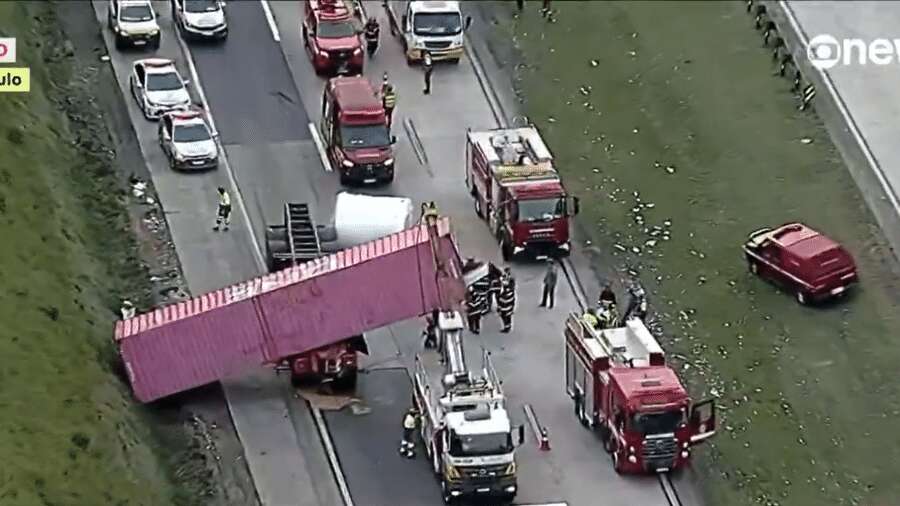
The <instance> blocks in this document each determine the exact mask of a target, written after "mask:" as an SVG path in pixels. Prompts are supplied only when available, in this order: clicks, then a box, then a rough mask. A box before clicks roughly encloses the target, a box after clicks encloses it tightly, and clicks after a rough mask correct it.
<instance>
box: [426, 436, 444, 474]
mask: <svg viewBox="0 0 900 506" xmlns="http://www.w3.org/2000/svg"><path fill="white" fill-rule="evenodd" d="M425 451H426V452H428V453H429V454H430V455H429V456H430V457H431V468H432V469H434V474H435V475H437V476H438V477H440V476H441V474H442V473H441V471H442V470H441V456H440V455H438V452H436V451H434V447H433V446H432V445H430V444H429V445H425Z"/></svg>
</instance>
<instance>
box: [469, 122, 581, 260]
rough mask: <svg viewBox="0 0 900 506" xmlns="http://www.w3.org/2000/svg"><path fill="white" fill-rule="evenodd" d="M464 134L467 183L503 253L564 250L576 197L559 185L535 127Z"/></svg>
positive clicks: (477, 210)
mask: <svg viewBox="0 0 900 506" xmlns="http://www.w3.org/2000/svg"><path fill="white" fill-rule="evenodd" d="M467 138H468V140H467V143H466V187H467V188H468V190H469V193H470V194H471V195H472V198H473V199H474V203H475V213H476V214H477V215H478V216H479V217H480V218H482V219H484V220H485V221H486V222H487V224H488V227H490V229H491V231H492V232H493V233H494V235H495V236H496V237H497V239H498V240H499V241H500V249H501V252H502V254H503V259H504V260H510V259H512V258H513V257H515V256H516V255H519V254H520V253H523V252H526V251H531V252H534V253H537V254H546V253H557V252H562V253H563V254H567V253H569V252H570V250H571V242H570V240H571V234H570V230H571V222H572V217H574V216H575V215H576V214H578V197H573V196H570V195H569V194H568V192H567V191H566V189H565V187H564V186H563V183H562V180H561V179H560V177H559V173H558V172H557V171H556V168H555V167H554V165H553V155H552V154H551V153H550V150H549V149H548V148H547V145H546V144H544V140H543V139H542V138H541V135H540V133H539V132H538V130H537V128H535V127H534V126H526V127H519V128H499V129H494V130H485V131H470V132H469V133H468V135H467Z"/></svg>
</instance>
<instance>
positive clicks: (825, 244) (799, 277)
mask: <svg viewBox="0 0 900 506" xmlns="http://www.w3.org/2000/svg"><path fill="white" fill-rule="evenodd" d="M743 249H744V256H745V258H746V259H747V264H748V266H749V268H750V272H752V273H754V274H756V275H758V276H760V277H762V278H765V279H768V280H770V281H773V282H775V283H777V284H779V285H781V286H784V287H785V288H786V289H787V290H789V291H790V292H791V293H793V294H794V295H795V296H796V298H797V302H799V303H800V304H807V303H809V302H813V301H820V300H824V299H830V298H833V297H838V296H841V295H844V294H845V293H847V290H848V288H849V287H850V286H851V285H852V284H854V283H856V282H857V281H859V278H858V275H857V272H856V263H855V262H854V261H853V257H852V256H850V253H848V252H847V250H846V249H844V247H843V246H841V245H840V244H838V243H837V242H835V241H834V240H832V239H830V238H828V237H826V236H825V235H822V234H821V233H819V232H817V231H815V230H813V229H811V228H809V227H807V226H806V225H804V224H802V223H788V224H786V225H782V226H780V227H778V228H776V229H771V228H764V229H761V230H757V231H755V232H753V233H752V234H750V238H749V239H748V240H747V242H746V243H744V248H743Z"/></svg>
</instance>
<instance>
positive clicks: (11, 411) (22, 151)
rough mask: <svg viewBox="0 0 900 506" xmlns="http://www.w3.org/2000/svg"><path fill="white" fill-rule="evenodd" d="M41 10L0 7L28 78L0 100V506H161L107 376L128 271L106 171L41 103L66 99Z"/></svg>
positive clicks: (59, 114) (141, 439) (164, 481)
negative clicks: (21, 89)
mask: <svg viewBox="0 0 900 506" xmlns="http://www.w3.org/2000/svg"><path fill="white" fill-rule="evenodd" d="M51 8H52V7H50V6H49V4H44V3H38V2H34V3H27V4H26V3H17V2H2V3H0V32H2V33H3V34H4V35H5V36H15V37H17V38H18V50H19V57H18V60H19V63H20V65H27V66H30V67H31V71H32V82H31V93H29V94H4V95H3V96H0V237H2V240H0V287H2V288H0V321H2V322H3V324H2V325H0V357H2V358H0V455H2V464H0V504H3V505H4V506H18V505H101V504H109V505H126V504H127V505H148V506H150V505H153V506H159V505H166V504H172V503H173V497H174V496H175V493H176V490H175V488H174V487H173V486H172V485H171V483H172V482H171V480H170V474H169V473H168V472H167V468H166V467H165V465H164V464H165V459H166V458H167V455H168V454H167V453H165V452H163V451H162V450H161V449H160V448H159V447H158V446H157V445H156V444H155V443H154V441H157V439H155V435H154V433H153V431H151V430H150V428H149V425H148V423H147V416H146V415H145V414H143V413H142V412H141V411H139V409H138V408H135V407H134V405H133V402H132V400H131V398H130V394H129V392H128V391H127V387H126V386H125V385H123V384H122V383H121V382H120V381H119V380H118V379H117V378H116V376H115V375H114V374H113V373H112V372H111V371H110V366H109V364H111V363H112V362H111V355H112V352H111V348H112V346H111V342H110V337H111V333H112V320H113V316H114V313H113V311H112V309H113V308H114V307H116V304H117V297H118V296H119V295H120V294H122V293H128V292H131V291H133V290H135V289H136V288H137V287H138V286H139V285H140V283H141V272H140V271H141V269H140V267H138V266H139V265H140V264H139V262H137V261H136V260H135V258H134V256H133V255H132V254H131V252H132V251H134V242H133V239H132V237H131V235H130V232H129V229H128V218H127V214H126V213H125V211H124V208H123V205H122V203H121V201H120V197H121V195H122V192H121V191H120V190H119V189H118V187H117V185H116V180H115V177H114V174H113V172H112V168H111V163H110V160H109V159H108V158H106V157H105V156H104V155H103V154H102V151H100V150H99V149H98V148H99V146H100V145H99V144H93V142H94V141H95V137H93V136H92V132H91V131H90V130H89V129H88V128H87V127H86V126H83V125H82V126H80V127H79V128H78V129H77V132H74V130H75V129H74V128H72V127H71V125H70V123H69V121H68V120H67V117H66V114H65V113H64V112H63V111H61V110H60V108H59V107H57V106H56V105H55V104H54V101H53V100H52V98H53V97H54V93H55V94H56V96H57V97H58V96H62V95H69V96H75V95H74V94H75V93H77V91H74V90H73V89H70V88H69V87H67V84H66V83H67V79H68V77H69V76H70V75H71V72H70V71H71V69H70V65H69V61H68V60H65V59H60V58H54V57H52V56H50V55H52V54H53V52H54V51H57V50H55V49H53V48H54V47H57V48H58V47H59V46H60V45H61V41H60V40H59V39H54V38H53V34H54V32H53V29H52V28H51V27H52V26H55V25H53V24H52V23H53V17H52V15H51V14H50V11H49V10H48V9H51ZM38 42H40V44H41V45H42V48H40V49H39V48H37V47H36V45H37V43H38ZM51 75H52V76H54V79H53V82H51V81H50V79H49V76H51ZM53 90H56V91H55V92H54V91H53ZM75 133H77V136H76V135H75ZM76 138H78V139H80V140H79V143H78V144H79V145H80V146H81V148H79V147H78V146H76V145H75V144H74V140H75V139H76ZM85 147H90V150H91V151H92V152H88V150H87V149H84V148H85Z"/></svg>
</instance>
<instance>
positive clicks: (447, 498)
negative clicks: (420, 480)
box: [441, 478, 455, 504]
mask: <svg viewBox="0 0 900 506" xmlns="http://www.w3.org/2000/svg"><path fill="white" fill-rule="evenodd" d="M441 498H443V499H444V504H453V503H454V502H455V501H454V500H453V496H452V495H450V490H448V489H447V482H446V481H444V479H443V478H441Z"/></svg>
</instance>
